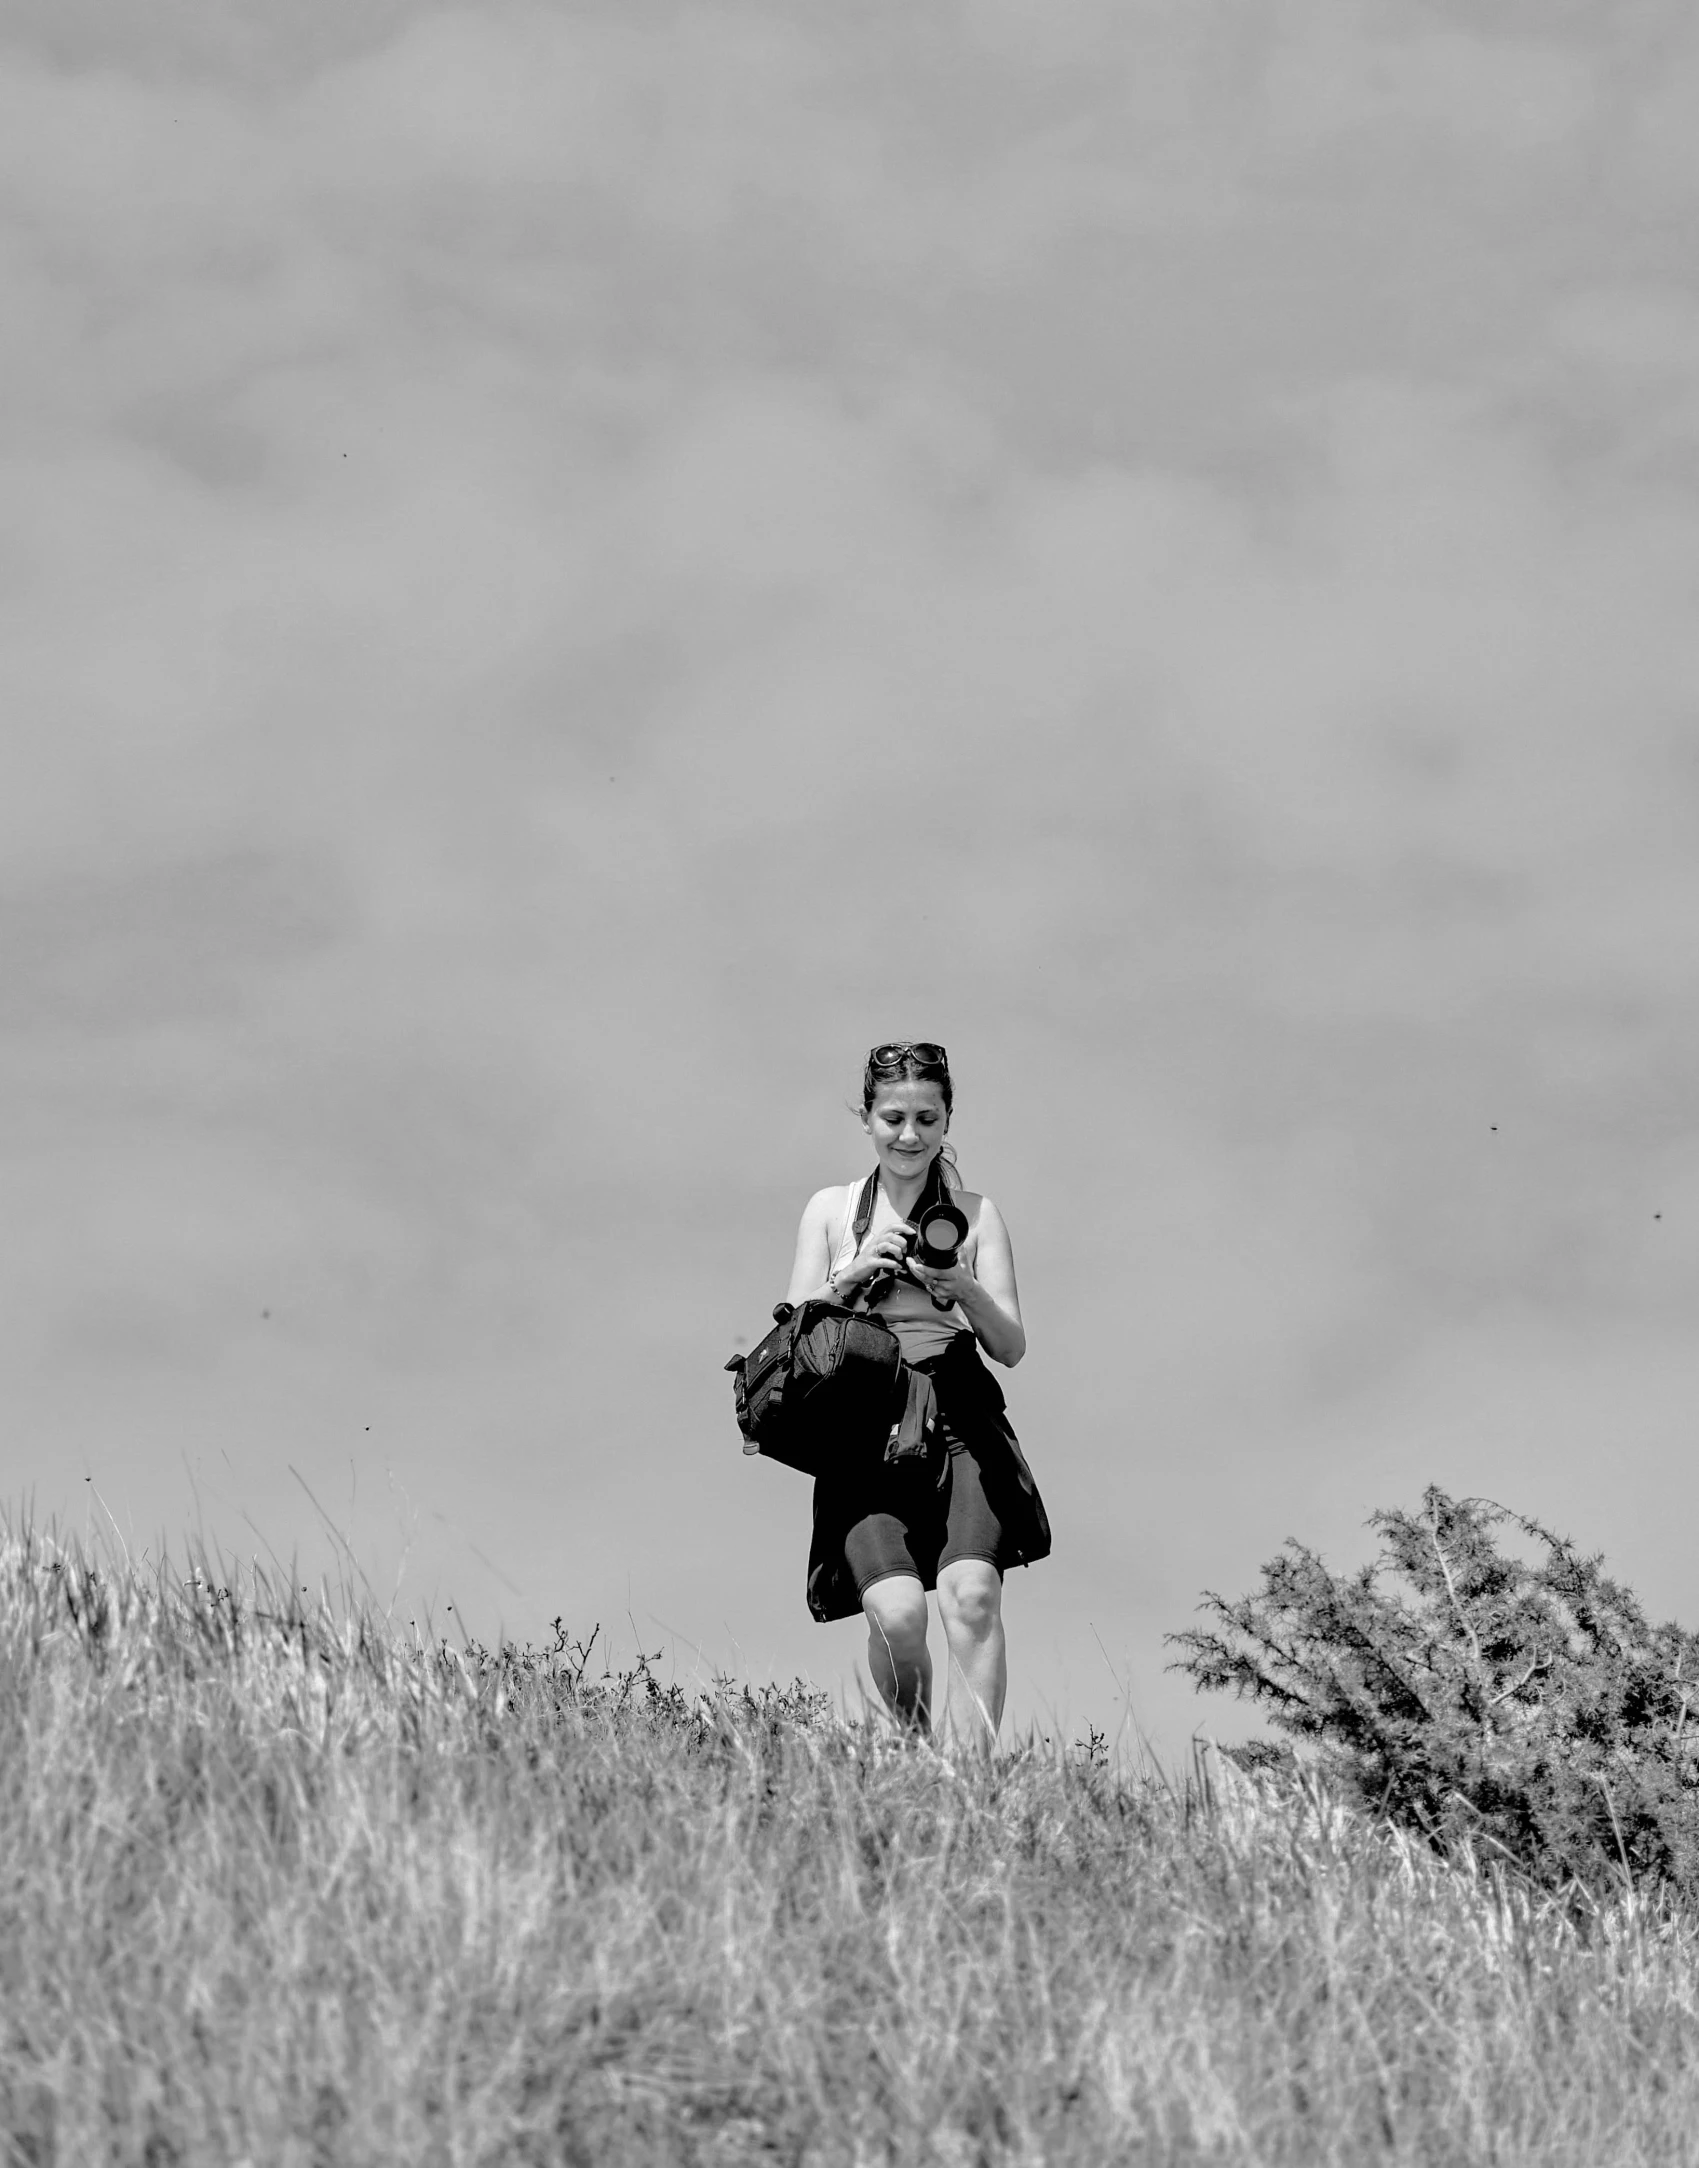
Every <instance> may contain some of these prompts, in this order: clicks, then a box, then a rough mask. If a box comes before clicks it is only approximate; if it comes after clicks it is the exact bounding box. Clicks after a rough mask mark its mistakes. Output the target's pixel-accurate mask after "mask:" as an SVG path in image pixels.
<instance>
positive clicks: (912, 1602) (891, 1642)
mask: <svg viewBox="0 0 1699 2168" xmlns="http://www.w3.org/2000/svg"><path fill="white" fill-rule="evenodd" d="M861 1608H862V1610H863V1611H864V1612H866V1614H867V1667H868V1669H869V1670H870V1671H871V1672H872V1674H873V1683H874V1685H875V1686H876V1687H878V1689H879V1692H880V1693H881V1695H882V1696H883V1697H884V1701H885V1706H886V1708H888V1709H889V1710H890V1712H891V1714H892V1715H893V1716H894V1717H896V1718H897V1720H898V1721H899V1723H903V1724H909V1725H912V1726H913V1727H914V1729H915V1730H916V1731H922V1732H924V1731H925V1730H927V1728H928V1726H929V1725H930V1723H931V1713H932V1659H931V1657H930V1656H928V1654H927V1653H926V1591H925V1589H923V1588H922V1587H921V1585H920V1582H919V1579H918V1578H917V1577H916V1576H915V1575H914V1574H912V1573H888V1574H886V1575H885V1577H884V1579H883V1580H880V1581H874V1582H873V1583H872V1584H871V1585H870V1586H869V1587H868V1588H867V1590H866V1591H865V1592H864V1594H863V1596H862V1599H861Z"/></svg>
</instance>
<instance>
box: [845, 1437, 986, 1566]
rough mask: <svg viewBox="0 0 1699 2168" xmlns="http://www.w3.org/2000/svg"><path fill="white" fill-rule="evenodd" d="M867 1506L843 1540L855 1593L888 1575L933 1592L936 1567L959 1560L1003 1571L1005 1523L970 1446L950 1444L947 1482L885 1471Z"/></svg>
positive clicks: (906, 1470) (914, 1470) (927, 1473)
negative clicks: (909, 1579) (909, 1578)
mask: <svg viewBox="0 0 1699 2168" xmlns="http://www.w3.org/2000/svg"><path fill="white" fill-rule="evenodd" d="M867 1503H868V1505H869V1507H870V1508H871V1510H870V1511H868V1512H866V1513H864V1514H862V1516H861V1518H860V1519H859V1520H857V1521H855V1522H854V1523H853V1524H852V1525H851V1527H850V1530H849V1533H848V1534H847V1535H846V1536H845V1537H844V1559H845V1561H846V1563H847V1564H848V1566H849V1570H850V1572H851V1573H852V1574H853V1575H854V1577H855V1592H856V1594H857V1595H858V1596H861V1595H864V1594H865V1593H866V1592H867V1590H868V1589H869V1588H871V1587H872V1585H873V1583H874V1582H875V1581H882V1580H883V1579H884V1578H885V1576H886V1575H887V1574H891V1573H912V1574H913V1575H915V1577H916V1578H917V1579H918V1580H919V1582H920V1583H921V1586H922V1587H923V1588H936V1587H937V1585H938V1572H939V1568H940V1567H943V1566H953V1565H954V1564H955V1563H956V1561H957V1560H958V1559H962V1558H983V1559H984V1560H986V1562H987V1563H988V1564H990V1565H993V1566H996V1567H997V1570H998V1572H999V1574H1001V1572H1002V1565H1001V1559H1002V1555H1003V1541H1004V1539H1003V1524H1002V1522H1001V1521H1000V1520H999V1519H998V1518H997V1516H996V1514H995V1513H994V1512H993V1511H992V1509H991V1503H990V1500H989V1499H988V1498H987V1497H986V1495H985V1485H984V1483H983V1482H982V1480H981V1478H980V1470H979V1462H978V1461H977V1460H976V1459H975V1458H974V1456H973V1454H972V1453H971V1452H970V1451H969V1450H968V1449H967V1448H966V1447H965V1446H962V1445H953V1446H952V1447H951V1450H950V1455H949V1473H948V1475H947V1476H946V1477H945V1479H944V1482H943V1484H942V1485H940V1484H939V1481H938V1478H937V1476H936V1475H935V1474H934V1473H933V1472H932V1470H930V1469H928V1468H925V1467H919V1466H902V1467H897V1468H889V1467H887V1468H882V1469H881V1470H880V1474H879V1480H878V1486H877V1491H876V1494H875V1495H874V1496H871V1497H869V1499H868V1500H867Z"/></svg>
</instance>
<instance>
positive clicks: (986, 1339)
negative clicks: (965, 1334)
mask: <svg viewBox="0 0 1699 2168" xmlns="http://www.w3.org/2000/svg"><path fill="white" fill-rule="evenodd" d="M977 1232H978V1246H977V1249H976V1252H975V1258H974V1264H975V1270H974V1271H973V1272H969V1270H968V1269H967V1267H966V1266H965V1265H952V1266H951V1267H950V1269H949V1271H948V1272H934V1271H932V1270H931V1269H930V1267H928V1266H926V1265H923V1264H920V1263H919V1262H918V1261H916V1262H915V1263H914V1265H913V1267H912V1270H913V1272H914V1276H915V1278H916V1279H917V1280H919V1281H920V1283H921V1284H922V1286H924V1287H925V1288H926V1290H927V1292H928V1293H929V1294H937V1295H948V1296H950V1297H951V1299H952V1300H953V1301H955V1302H958V1303H960V1304H961V1308H962V1315H963V1316H964V1317H965V1318H966V1319H967V1321H968V1323H969V1324H970V1325H971V1326H972V1327H973V1330H974V1337H975V1338H976V1339H977V1340H978V1342H979V1344H980V1346H981V1347H982V1348H984V1350H985V1352H986V1354H987V1355H989V1356H990V1357H991V1360H992V1361H993V1362H996V1363H1002V1364H1003V1365H1004V1366H1005V1367H1006V1368H1007V1369H1010V1370H1012V1369H1013V1368H1014V1367H1015V1365H1016V1363H1018V1362H1019V1361H1020V1359H1021V1357H1022V1356H1023V1355H1024V1354H1025V1353H1026V1328H1025V1326H1024V1325H1023V1324H1022V1323H1021V1298H1020V1296H1019V1294H1018V1293H1017V1292H1016V1289H1015V1253H1014V1251H1013V1249H1012V1248H1011V1247H1010V1245H1009V1230H1008V1228H1007V1227H1005V1226H1004V1224H1003V1215H1002V1213H1001V1212H999V1211H998V1209H997V1207H996V1206H995V1205H994V1204H993V1203H992V1202H991V1199H990V1198H989V1197H982V1198H981V1199H980V1200H979V1225H978V1230H977Z"/></svg>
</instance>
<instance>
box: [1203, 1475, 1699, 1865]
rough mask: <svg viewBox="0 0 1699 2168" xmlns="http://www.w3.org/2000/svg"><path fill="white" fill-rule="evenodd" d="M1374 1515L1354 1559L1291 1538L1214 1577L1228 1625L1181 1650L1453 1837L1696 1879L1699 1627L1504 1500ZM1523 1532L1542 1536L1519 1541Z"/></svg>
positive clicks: (1488, 1850) (1336, 1776)
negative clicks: (1247, 1565) (1656, 1611)
mask: <svg viewBox="0 0 1699 2168" xmlns="http://www.w3.org/2000/svg"><path fill="white" fill-rule="evenodd" d="M1370 1525H1371V1526H1372V1527H1374V1528H1375V1529H1377V1530H1378V1531H1379V1534H1380V1537H1381V1543H1382V1552H1381V1556H1380V1558H1379V1559H1378V1560H1377V1561H1376V1562H1375V1563H1374V1564H1373V1565H1370V1566H1366V1567H1364V1568H1363V1569H1362V1570H1361V1571H1360V1572H1358V1573H1355V1574H1351V1575H1348V1576H1344V1577H1340V1576H1338V1575H1335V1574H1333V1573H1330V1572H1329V1571H1328V1569H1327V1567H1326V1566H1325V1565H1323V1563H1322V1561H1321V1560H1320V1559H1319V1558H1318V1557H1317V1556H1316V1555H1315V1553H1314V1552H1313V1551H1309V1550H1307V1549H1305V1547H1304V1546H1303V1545H1302V1544H1300V1543H1295V1542H1290V1543H1288V1544H1287V1546H1286V1548H1285V1550H1284V1552H1283V1553H1282V1554H1281V1555H1280V1556H1279V1557H1278V1558H1276V1559H1274V1560H1272V1561H1271V1562H1270V1563H1269V1564H1268V1565H1266V1566H1265V1567H1264V1568H1263V1569H1262V1586H1261V1588H1260V1589H1259V1590H1257V1592H1256V1593H1255V1594H1253V1595H1250V1596H1245V1597H1241V1598H1240V1599H1239V1600H1238V1601H1237V1602H1234V1603H1230V1602H1228V1601H1227V1600H1226V1599H1225V1598H1223V1597H1221V1596H1218V1595H1215V1594H1213V1593H1211V1594H1208V1595H1206V1597H1205V1600H1204V1603H1203V1606H1202V1608H1203V1609H1204V1610H1206V1611H1207V1612H1209V1613H1210V1614H1211V1615H1212V1624H1211V1625H1210V1626H1209V1627H1207V1628H1202V1629H1198V1630H1195V1631H1193V1632H1189V1633H1183V1634H1173V1635H1170V1636H1169V1639H1170V1641H1171V1642H1173V1643H1174V1644H1176V1645H1177V1646H1178V1647H1179V1648H1181V1649H1182V1650H1183V1651H1184V1654H1183V1655H1182V1656H1181V1657H1179V1658H1178V1659H1177V1662H1176V1666H1175V1668H1177V1669H1179V1670H1182V1671H1185V1672H1187V1673H1189V1674H1190V1676H1191V1677H1192V1679H1193V1680H1194V1681H1195V1682H1196V1683H1197V1684H1198V1686H1200V1687H1203V1688H1208V1689H1212V1690H1218V1691H1230V1692H1233V1693H1236V1694H1238V1695H1240V1696H1243V1697H1246V1698H1248V1699H1250V1700H1253V1701H1256V1702H1258V1703H1260V1704H1261V1705H1262V1706H1263V1707H1264V1708H1265V1709H1266V1710H1267V1711H1268V1714H1269V1718H1270V1721H1271V1722H1272V1723H1273V1724H1274V1725H1275V1726H1276V1727H1277V1728H1278V1729H1280V1730H1281V1731H1284V1732H1286V1733H1287V1734H1289V1735H1290V1736H1291V1737H1293V1738H1295V1739H1298V1740H1302V1741H1307V1742H1309V1743H1310V1745H1311V1746H1312V1747H1313V1748H1315V1749H1316V1750H1317V1758H1318V1759H1319V1761H1320V1762H1321V1764H1322V1766H1323V1768H1324V1769H1325V1770H1326V1772H1327V1773H1328V1774H1329V1775H1330V1776H1331V1778H1332V1779H1333V1780H1334V1782H1336V1783H1337V1784H1339V1785H1340V1786H1341V1787H1342V1788H1343V1789H1344V1790H1345V1792H1346V1794H1347V1796H1349V1797H1351V1798H1354V1799H1355V1800H1356V1801H1357V1803H1359V1804H1360V1805H1362V1806H1365V1807H1368V1808H1370V1809H1372V1810H1374V1811H1377V1812H1379V1813H1382V1814H1385V1815H1388V1816H1390V1817H1392V1818H1393V1819H1394V1820H1397V1821H1400V1822H1404V1823H1407V1824H1413V1825H1415V1826H1417V1827H1419V1828H1420V1829H1422V1830H1424V1831H1425V1832H1426V1833H1427V1834H1428V1835H1429V1836H1430V1837H1431V1838H1433V1839H1434V1840H1435V1841H1437V1842H1439V1843H1441V1844H1442V1845H1444V1846H1445V1847H1446V1848H1447V1849H1450V1850H1457V1849H1460V1848H1464V1849H1468V1850H1470V1851H1472V1852H1473V1853H1474V1854H1475V1855H1476V1856H1477V1857H1496V1858H1499V1859H1501V1860H1506V1861H1509V1862H1511V1863H1513V1864H1514V1865H1515V1867H1516V1868H1518V1869H1519V1870H1521V1871H1522V1872H1523V1873H1525V1874H1527V1875H1529V1876H1530V1877H1531V1878H1532V1879H1534V1880H1535V1881H1537V1882H1540V1883H1543V1884H1545V1885H1547V1886H1563V1885H1568V1886H1569V1887H1571V1888H1575V1887H1576V1886H1579V1887H1580V1888H1582V1889H1584V1890H1586V1891H1589V1892H1592V1893H1594V1894H1598V1893H1600V1892H1602V1891H1603V1890H1604V1889H1605V1888H1607V1887H1609V1886H1611V1885H1612V1884H1613V1883H1614V1884H1615V1885H1616V1886H1618V1887H1620V1886H1622V1885H1623V1884H1625V1883H1630V1884H1632V1883H1636V1882H1638V1883H1642V1884H1661V1885H1664V1886H1665V1887H1666V1888H1668V1889H1671V1890H1673V1891H1674V1892H1677V1893H1679V1894H1680V1895H1681V1896H1682V1897H1683V1898H1685V1899H1687V1900H1689V1901H1692V1900H1694V1899H1696V1898H1699V1730H1696V1727H1695V1725H1694V1724H1693V1723H1690V1722H1689V1714H1690V1706H1691V1704H1692V1703H1693V1702H1694V1701H1696V1700H1699V1636H1695V1635H1693V1634H1690V1633H1687V1632H1686V1631H1684V1630H1683V1629H1682V1628H1681V1627H1679V1626H1675V1625H1664V1626H1651V1625H1648V1623H1647V1621H1646V1618H1645V1615H1644V1613H1643V1612H1642V1611H1641V1609H1640V1606H1639V1605H1638V1603H1637V1602H1636V1601H1635V1599H1634V1597H1633V1595H1632V1594H1631V1592H1630V1591H1629V1590H1627V1589H1626V1588H1623V1587H1622V1586H1620V1585H1619V1584H1618V1583H1617V1582H1615V1581H1612V1580H1610V1579H1608V1578H1607V1577H1606V1575H1605V1574H1604V1572H1603V1570H1602V1567H1601V1561H1600V1559H1599V1558H1598V1557H1597V1556H1585V1555H1583V1554H1582V1553H1581V1552H1579V1551H1578V1550H1577V1549H1576V1548H1575V1546H1574V1545H1573V1544H1571V1543H1569V1542H1567V1541H1565V1540H1564V1538H1562V1537H1561V1536H1556V1535H1553V1534H1552V1533H1551V1531H1550V1530H1549V1529H1547V1528H1544V1527H1542V1526H1541V1525H1540V1524H1539V1522H1537V1521H1532V1520H1527V1519H1524V1518H1523V1517H1522V1516H1521V1515H1520V1514H1516V1513H1512V1512H1509V1511H1508V1510H1507V1509H1506V1508H1505V1507H1503V1506H1500V1505H1495V1504H1493V1503H1492V1502H1491V1501H1489V1500H1486V1499H1480V1498H1465V1499H1454V1498H1450V1497H1448V1496H1447V1495H1446V1494H1445V1492H1443V1491H1441V1490H1438V1489H1433V1488H1430V1489H1429V1490H1428V1491H1426V1492H1425V1493H1424V1496H1423V1500H1422V1508H1421V1511H1420V1512H1419V1513H1404V1512H1384V1513H1376V1514H1374V1515H1373V1516H1372V1517H1371V1521H1370ZM1511 1531H1514V1532H1515V1533H1516V1534H1519V1535H1520V1536H1521V1537H1523V1538H1525V1539H1527V1540H1528V1542H1529V1543H1531V1544H1532V1546H1533V1547H1534V1549H1535V1551H1536V1552H1537V1553H1538V1554H1539V1555H1537V1556H1536V1557H1535V1558H1534V1559H1533V1560H1532V1561H1529V1560H1527V1559H1524V1558H1521V1557H1518V1556H1516V1555H1514V1554H1513V1553H1511V1552H1507V1551H1506V1550H1505V1549H1503V1548H1502V1547H1501V1542H1500V1540H1499V1539H1500V1538H1501V1537H1503V1536H1504V1535H1506V1534H1508V1533H1510V1532H1511ZM1261 1758H1262V1759H1265V1760H1266V1758H1267V1750H1266V1748H1265V1749H1264V1750H1263V1753H1262V1756H1261Z"/></svg>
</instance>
